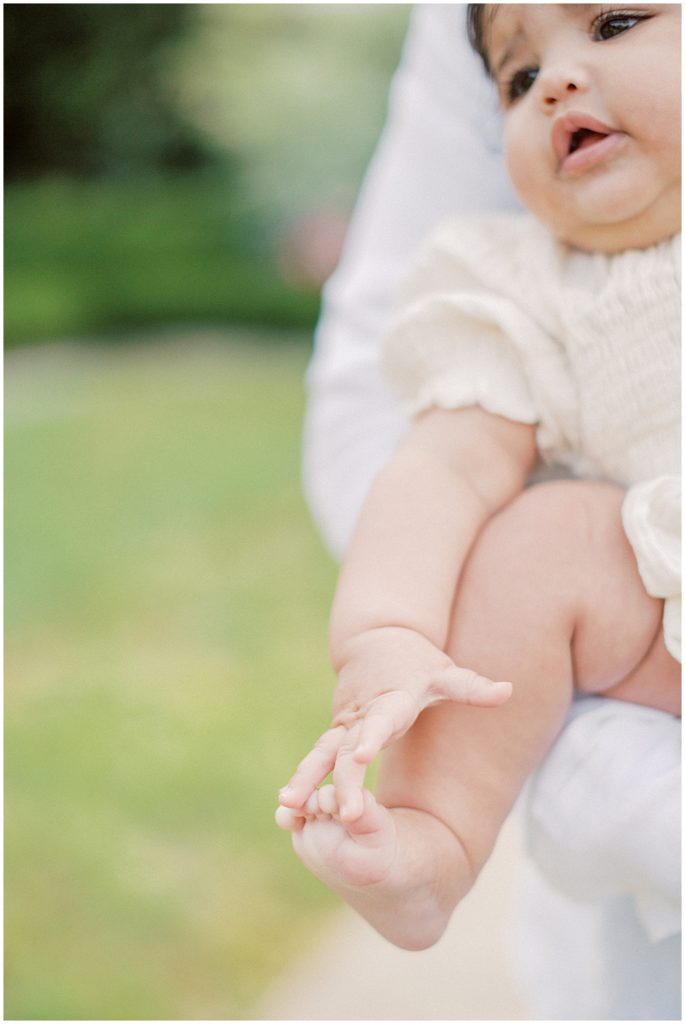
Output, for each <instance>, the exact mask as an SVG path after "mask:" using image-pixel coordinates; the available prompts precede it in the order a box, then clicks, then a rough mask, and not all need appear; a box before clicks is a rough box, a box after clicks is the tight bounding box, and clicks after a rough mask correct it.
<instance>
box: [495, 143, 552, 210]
mask: <svg viewBox="0 0 685 1024" xmlns="http://www.w3.org/2000/svg"><path fill="white" fill-rule="evenodd" d="M505 143H506V139H505ZM505 157H506V163H507V170H508V172H509V177H510V179H511V183H512V185H513V186H514V190H515V192H516V194H517V196H518V197H519V199H520V200H521V202H522V203H523V205H524V206H525V207H526V208H527V209H528V210H530V212H531V213H534V214H535V215H536V216H537V217H539V218H540V219H541V220H543V221H544V220H547V217H546V213H547V202H548V195H547V192H548V190H547V189H546V188H545V179H544V176H543V174H541V166H540V160H539V158H538V159H536V157H535V155H534V153H533V152H532V150H531V148H529V147H527V146H523V145H520V144H518V142H516V143H515V144H514V143H510V144H509V145H507V146H506V148H505Z"/></svg>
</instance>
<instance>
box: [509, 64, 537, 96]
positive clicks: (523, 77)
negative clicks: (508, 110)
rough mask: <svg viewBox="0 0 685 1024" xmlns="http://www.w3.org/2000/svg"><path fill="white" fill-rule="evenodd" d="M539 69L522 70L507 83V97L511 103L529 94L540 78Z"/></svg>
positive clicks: (516, 72)
mask: <svg viewBox="0 0 685 1024" xmlns="http://www.w3.org/2000/svg"><path fill="white" fill-rule="evenodd" d="M538 71H539V68H520V69H519V70H518V71H515V72H514V74H513V75H512V76H511V78H510V79H509V80H508V82H507V83H506V88H505V95H506V98H507V100H508V102H509V103H513V102H514V100H517V99H519V97H520V96H523V95H524V94H525V93H527V92H528V90H529V89H530V87H531V86H532V84H533V82H534V81H535V79H536V78H537V77H538Z"/></svg>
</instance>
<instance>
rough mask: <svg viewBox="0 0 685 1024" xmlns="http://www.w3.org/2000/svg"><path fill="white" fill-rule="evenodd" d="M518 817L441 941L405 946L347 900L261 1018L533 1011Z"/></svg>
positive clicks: (498, 1016) (502, 1015)
mask: <svg viewBox="0 0 685 1024" xmlns="http://www.w3.org/2000/svg"><path fill="white" fill-rule="evenodd" d="M522 860H523V854H522V848H521V836H520V824H519V822H518V821H517V819H516V818H515V817H512V818H511V819H510V820H509V821H508V822H507V824H506V826H505V828H504V829H503V831H502V834H501V835H500V838H499V840H498V843H497V847H496V849H495V851H494V853H493V855H492V857H491V859H490V861H489V863H488V864H487V865H486V867H485V868H484V869H483V872H482V873H481V876H480V878H479V880H478V882H477V884H476V886H475V887H474V889H473V890H472V891H471V892H470V893H469V895H468V896H467V897H466V899H465V900H464V901H463V902H462V904H461V906H460V907H459V908H458V910H457V911H456V913H455V914H454V916H453V919H452V921H451V923H450V926H449V928H448V930H447V932H446V934H445V935H444V936H443V938H442V939H441V941H440V942H439V943H438V944H437V945H436V946H434V947H433V948H432V949H429V950H425V951H422V952H419V953H410V952H407V951H406V950H400V949H396V948H395V947H394V946H392V945H391V944H390V943H388V942H386V941H385V940H384V939H382V938H380V937H379V936H378V935H377V934H376V932H374V931H373V929H372V928H370V927H369V925H367V924H366V922H364V921H363V920H361V919H360V918H359V917H357V915H355V914H353V913H352V912H351V911H349V910H347V908H345V909H343V910H341V912H340V914H339V915H338V916H337V917H336V918H335V919H334V921H333V923H332V925H331V926H330V929H329V931H328V932H327V933H324V935H323V937H322V939H321V940H320V942H319V944H318V946H317V948H316V949H315V950H312V951H310V952H309V953H308V955H306V956H305V958H304V959H303V960H302V961H301V962H300V963H299V964H297V965H296V966H295V968H294V969H292V970H291V971H290V972H289V975H288V976H287V977H284V978H282V979H281V980H280V981H279V982H278V983H277V984H276V986H275V987H274V988H273V989H272V990H271V992H269V994H268V995H267V997H266V999H265V1000H264V1002H263V1003H262V1005H261V1007H258V1009H257V1013H256V1015H255V1016H256V1019H258V1020H528V1019H530V1018H529V1014H528V1011H527V1010H526V1006H525V1002H524V999H523V997H522V994H521V992H520V989H519V987H518V986H517V984H516V981H515V979H514V966H513V963H512V949H513V948H514V932H515V928H516V921H517V912H518V911H517V894H518V891H519V890H520V882H521V878H522Z"/></svg>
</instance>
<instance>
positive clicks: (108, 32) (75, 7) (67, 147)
mask: <svg viewBox="0 0 685 1024" xmlns="http://www.w3.org/2000/svg"><path fill="white" fill-rule="evenodd" d="M195 16H196V7H195V5H193V4H6V5H5V8H4V23H5V173H6V177H7V178H9V179H12V178H17V177H21V176H23V177H37V176H40V175H43V174H46V173H55V172H58V173H66V174H70V175H76V176H79V177H92V176H95V175H102V174H122V173H123V174H126V173H138V172H140V171H148V170H196V169H199V168H201V167H204V166H207V165H208V164H210V163H211V162H212V160H213V154H212V152H211V148H210V147H209V146H208V144H207V143H206V141H205V140H204V139H202V138H201V137H200V136H199V134H198V133H197V132H196V130H195V129H194V128H193V126H192V125H190V124H189V123H188V121H187V120H186V119H185V118H184V116H183V114H182V113H181V112H180V110H179V108H178V106H177V104H176V102H175V100H174V97H173V95H172V94H171V91H170V89H169V88H168V86H167V85H166V82H165V76H164V71H165V67H166V62H167V60H168V57H169V55H170V53H171V51H172V48H173V46H174V44H175V43H177V42H178V41H179V40H180V39H181V38H182V37H183V35H184V33H186V32H188V31H190V30H191V29H192V24H193V19H194V17H195Z"/></svg>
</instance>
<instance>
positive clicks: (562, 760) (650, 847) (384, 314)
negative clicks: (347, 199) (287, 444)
mask: <svg viewBox="0 0 685 1024" xmlns="http://www.w3.org/2000/svg"><path fill="white" fill-rule="evenodd" d="M465 14H466V7H465V5H463V4H419V5H417V7H416V8H415V10H414V13H413V17H412V22H411V26H410V30H409V34H408V37H407V41H406V45H405V49H404V54H403V58H402V62H401V65H400V67H399V69H398V72H397V74H396V76H395V79H394V81H393V85H392V90H391V95H390V107H389V114H388V119H387V123H386V127H385V129H384V132H383V134H382V137H381V139H380V142H379V144H378V147H377V150H376V153H375V156H374V158H373V160H372V162H371V166H370V168H369V170H368V172H367V176H366V179H365V182H364V185H363V188H362V190H361V194H360V197H359V200H358V203H357V207H356V210H355V214H354V217H353V221H352V224H351V227H350V230H349V233H348V237H347V240H346V244H345V249H344V253H343V257H342V259H341V262H340V264H339V267H338V269H337V270H336V272H335V274H334V275H333V277H332V278H331V280H330V281H329V282H328V284H327V285H326V288H325V290H324V306H323V314H322V317H321V320H320V323H319V326H318V329H317V335H316V346H315V353H314V356H313V359H312V362H311V364H310V368H309V372H308V379H307V383H308V408H307V414H306V420H305V438H304V441H305V443H304V464H303V478H304V488H305V494H306V496H307V500H308V502H309V506H310V508H311V512H312V515H313V517H314V519H315V522H316V523H317V525H318V527H319V530H320V532H321V534H322V537H323V538H324V541H325V543H326V544H327V546H328V548H329V550H330V551H331V552H332V553H333V554H334V555H335V556H337V557H339V556H340V555H341V554H342V553H343V551H344V549H345V546H346V543H347V541H348V539H349V537H350V534H351V532H352V529H353V527H354V523H355V521H356V518H357V515H358V513H359V510H360V508H361V505H362V503H363V500H364V498H365V496H366V494H367V491H368V489H369V486H370V484H371V482H372V481H373V479H374V477H375V476H376V474H377V473H378V471H379V470H380V468H381V467H382V466H383V465H384V464H385V462H386V461H387V460H388V458H389V456H390V455H391V454H392V452H393V450H394V449H395V447H396V445H397V443H398V440H399V439H400V438H401V436H402V434H403V433H404V432H405V430H406V429H407V423H406V421H405V420H404V418H403V416H402V414H401V412H400V409H399V406H398V403H397V402H396V400H395V398H394V397H393V395H392V394H391V392H390V391H389V389H388V386H387V385H386V383H385V381H384V379H383V377H382V375H381V373H380V371H379V366H378V344H379V339H380V337H381V334H382V332H383V329H384V327H385V326H386V324H387V322H388V319H389V317H390V314H391V312H392V309H393V303H394V299H395V294H396V290H397V287H398V285H399V283H400V282H401V280H402V278H403V276H404V274H405V272H406V270H407V267H408V264H409V261H410V259H411V257H412V255H413V253H414V251H415V249H416V247H417V245H418V244H419V243H420V241H421V240H422V239H423V238H424V236H425V235H426V234H428V232H429V231H430V230H431V229H432V228H433V226H434V225H435V224H436V223H437V222H439V221H440V220H441V219H442V218H443V217H445V216H447V215H454V214H455V213H459V212H469V213H473V212H474V211H487V210H493V209H516V208H517V207H518V202H517V200H516V198H515V196H514V193H513V191H512V189H511V186H510V184H509V181H508V179H507V175H506V171H505V168H504V164H503V160H502V155H501V151H500V147H499V136H500V128H501V123H500V115H499V112H498V107H497V99H496V95H495V91H494V89H493V87H492V84H491V83H490V82H489V81H488V79H487V77H486V75H485V73H484V70H483V68H482V65H481V62H480V60H479V58H478V57H477V56H476V55H475V54H474V53H473V52H472V50H471V48H470V46H469V44H468V41H467V38H466V31H465ZM679 769H680V728H679V723H678V721H677V720H676V719H674V718H672V717H671V716H669V715H665V714H662V713H660V712H656V711H652V710H651V709H643V708H637V707H635V706H632V705H627V704H623V703H621V702H618V701H608V700H601V699H599V700H598V699H589V700H584V701H583V700H581V701H577V702H576V703H575V706H574V709H573V711H572V714H571V716H570V719H569V722H568V723H567V726H566V727H565V729H564V730H563V732H562V734H561V736H560V737H559V739H558V740H557V743H556V745H555V747H554V748H553V751H552V753H551V754H550V755H549V756H548V758H547V760H546V762H545V764H544V765H543V766H542V767H541V768H540V769H539V770H538V773H537V774H536V776H535V777H534V778H533V780H532V781H531V783H530V784H529V786H528V787H527V796H526V797H525V800H524V810H525V814H526V823H527V845H528V848H529V852H530V854H531V858H532V868H531V877H530V883H529V894H530V895H529V900H528V911H527V913H526V921H525V936H524V939H523V941H522V943H521V947H520V948H521V949H522V950H523V951H524V955H523V957H522V972H523V974H524V975H525V976H526V978H527V979H528V981H529V982H530V985H531V991H530V996H531V999H532V1002H533V1006H534V1009H535V1012H536V1016H537V1017H538V1018H540V1019H550V1020H554V1019H577V1020H585V1019H602V1020H612V1019H633V1020H639V1019H662V1020H663V1019H679V1018H680V953H679V948H680V947H679V942H680V909H679V908H680V894H679V883H680V868H679V865H680V852H679V849H680V847H679V839H680V825H679V820H680V795H679Z"/></svg>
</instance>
